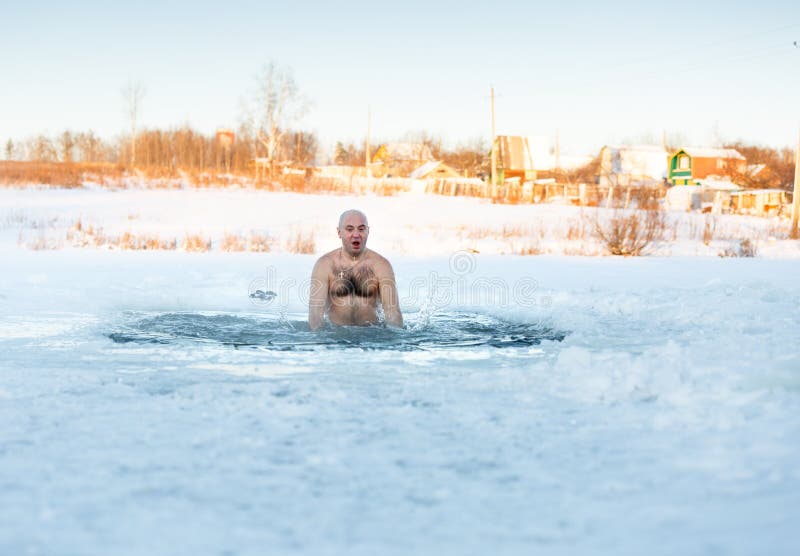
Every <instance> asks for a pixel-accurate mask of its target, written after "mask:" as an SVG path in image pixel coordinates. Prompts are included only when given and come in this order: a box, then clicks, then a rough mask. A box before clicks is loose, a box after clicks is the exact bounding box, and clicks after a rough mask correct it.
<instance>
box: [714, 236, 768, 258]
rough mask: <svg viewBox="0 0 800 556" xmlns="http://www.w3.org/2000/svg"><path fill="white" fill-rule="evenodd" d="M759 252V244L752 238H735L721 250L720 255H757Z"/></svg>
mask: <svg viewBox="0 0 800 556" xmlns="http://www.w3.org/2000/svg"><path fill="white" fill-rule="evenodd" d="M757 254H758V245H757V244H756V242H754V241H751V240H750V239H740V240H734V241H732V242H731V244H730V245H729V246H728V247H726V248H725V249H724V250H722V251H720V252H719V256H720V257H755V256H756V255H757Z"/></svg>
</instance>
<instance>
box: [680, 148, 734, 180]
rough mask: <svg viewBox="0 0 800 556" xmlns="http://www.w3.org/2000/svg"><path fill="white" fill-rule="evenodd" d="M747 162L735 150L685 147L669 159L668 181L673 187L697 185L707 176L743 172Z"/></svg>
mask: <svg viewBox="0 0 800 556" xmlns="http://www.w3.org/2000/svg"><path fill="white" fill-rule="evenodd" d="M746 167H747V161H746V160H745V158H744V157H743V156H742V155H741V154H740V153H739V151H737V150H736V149H717V148H710V147H685V148H682V149H678V150H677V151H676V152H675V153H674V154H673V155H672V156H670V158H669V181H670V183H672V184H673V185H698V184H699V183H700V182H699V180H701V179H703V178H707V177H709V176H722V175H725V174H726V173H730V172H739V173H741V172H744V171H745V168H746Z"/></svg>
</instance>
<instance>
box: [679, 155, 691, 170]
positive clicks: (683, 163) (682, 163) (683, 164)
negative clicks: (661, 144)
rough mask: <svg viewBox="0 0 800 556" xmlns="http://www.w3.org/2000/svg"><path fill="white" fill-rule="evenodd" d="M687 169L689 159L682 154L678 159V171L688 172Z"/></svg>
mask: <svg viewBox="0 0 800 556" xmlns="http://www.w3.org/2000/svg"><path fill="white" fill-rule="evenodd" d="M688 169H689V157H688V156H686V155H685V154H682V155H680V156H679V157H678V170H688Z"/></svg>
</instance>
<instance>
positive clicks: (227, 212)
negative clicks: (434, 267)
mask: <svg viewBox="0 0 800 556" xmlns="http://www.w3.org/2000/svg"><path fill="white" fill-rule="evenodd" d="M350 208H361V209H362V210H364V211H365V212H366V213H367V215H368V216H369V218H370V226H371V236H370V245H371V246H372V247H373V248H374V249H376V250H377V251H380V252H382V253H386V254H393V255H408V256H414V257H421V256H449V255H450V254H451V253H453V252H455V251H458V250H471V251H478V252H480V253H481V254H567V255H603V254H605V249H604V248H603V246H602V245H601V244H600V243H599V242H598V241H597V240H596V239H595V238H594V237H593V234H592V227H593V223H594V222H595V220H596V219H597V218H599V219H600V221H605V220H607V219H608V218H609V215H610V213H611V211H606V210H605V209H601V210H600V211H599V213H598V211H597V210H596V209H592V208H581V207H575V206H564V205H557V204H548V205H493V204H491V203H490V202H487V201H486V200H479V199H475V198H464V197H443V196H438V195H424V194H413V193H406V194H400V195H398V196H396V197H378V196H365V197H353V196H344V195H342V196H335V195H300V194H293V193H273V192H265V191H259V190H254V189H241V190H219V189H217V190H193V189H189V190H157V189H122V190H107V189H100V188H97V189H85V188H84V189H61V190H59V189H55V190H42V189H36V188H25V189H0V245H2V244H6V245H8V246H12V245H13V246H17V245H20V246H26V247H28V248H33V249H63V248H70V247H75V246H95V245H99V246H100V247H106V248H107V247H108V246H109V245H115V246H117V247H118V246H119V245H121V244H126V243H131V242H136V241H139V242H145V243H146V242H147V241H148V240H149V241H150V242H151V243H161V244H163V243H168V244H171V245H173V246H174V247H175V248H177V249H181V248H182V247H181V246H182V243H184V241H185V239H186V238H187V237H191V238H197V239H199V240H202V241H201V242H202V243H203V244H204V245H205V244H207V243H208V242H210V244H211V249H212V250H222V249H223V248H224V246H225V244H226V243H227V244H228V245H231V244H237V243H238V244H240V245H241V246H242V247H243V248H245V249H248V250H253V249H252V248H250V247H249V246H248V245H247V244H248V242H251V241H252V240H253V239H254V238H255V240H257V241H256V243H257V245H258V246H263V245H265V244H266V245H267V246H268V248H269V249H270V250H272V251H273V252H292V251H293V250H294V247H293V245H294V244H295V243H296V241H295V240H296V239H298V238H301V239H305V240H307V239H309V238H310V239H313V242H314V243H315V246H316V249H315V250H316V252H318V253H321V252H324V251H326V250H329V249H333V248H335V247H337V245H338V244H337V241H338V239H337V237H336V232H335V228H336V224H337V218H338V215H339V214H340V213H341V212H343V211H344V210H347V209H350ZM707 229H708V230H710V232H711V233H710V236H709V238H710V240H709V241H708V242H707V243H705V242H704V241H703V236H704V232H706V230H707ZM788 229H789V226H788V221H787V219H777V218H773V219H766V218H756V217H745V216H733V215H719V216H711V215H703V214H696V213H693V214H689V213H677V212H671V213H668V215H667V226H666V230H665V237H664V240H663V241H660V242H657V243H655V244H654V245H653V246H652V247H653V249H652V254H654V255H659V256H670V255H672V256H674V255H680V256H714V257H716V256H717V255H719V253H720V252H722V251H724V250H725V249H726V248H729V247H730V246H731V245H732V244H738V241H739V240H741V239H749V240H751V241H752V242H753V244H754V245H755V246H756V247H757V253H758V255H759V256H761V257H768V258H800V242H798V241H790V240H786V239H785V237H786V236H787V234H788Z"/></svg>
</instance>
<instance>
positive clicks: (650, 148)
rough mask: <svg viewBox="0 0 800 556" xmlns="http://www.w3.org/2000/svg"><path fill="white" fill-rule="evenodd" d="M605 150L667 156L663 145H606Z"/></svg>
mask: <svg viewBox="0 0 800 556" xmlns="http://www.w3.org/2000/svg"><path fill="white" fill-rule="evenodd" d="M603 148H605V149H611V150H616V151H636V152H648V153H659V154H667V151H666V149H665V148H664V147H662V146H661V145H606V146H605V147H603Z"/></svg>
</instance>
